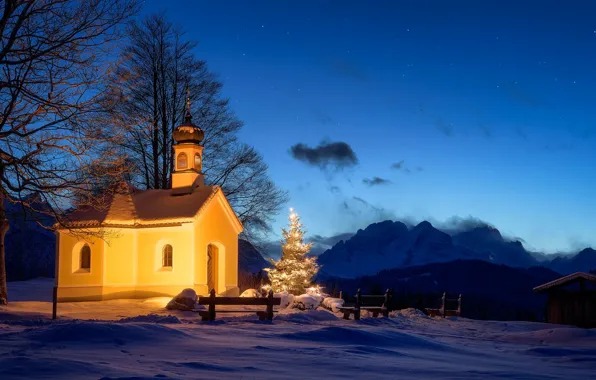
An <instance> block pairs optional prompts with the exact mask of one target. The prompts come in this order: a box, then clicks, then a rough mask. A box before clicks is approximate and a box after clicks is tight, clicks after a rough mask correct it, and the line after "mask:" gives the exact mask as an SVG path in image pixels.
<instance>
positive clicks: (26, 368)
mask: <svg viewBox="0 0 596 380" xmlns="http://www.w3.org/2000/svg"><path fill="white" fill-rule="evenodd" d="M51 285H52V282H51V280H35V281H27V282H21V283H10V284H9V292H10V293H9V297H10V300H11V304H10V305H9V306H8V307H0V379H2V380H4V379H41V378H43V379H77V378H90V379H117V378H121V379H123V378H126V379H149V378H151V379H227V378H232V379H241V378H242V379H262V378H272V379H285V378H296V379H305V378H317V379H321V378H343V379H345V378H404V379H417V380H420V379H430V378H435V379H491V378H499V379H503V378H505V379H589V378H593V376H594V369H595V368H596V330H585V329H578V328H573V327H565V326H556V325H549V324H543V323H530V322H491V321H488V322H487V321H473V320H468V319H465V318H459V319H457V318H452V319H449V318H448V319H438V318H437V319H431V318H428V317H426V316H424V315H421V313H420V312H417V311H416V310H412V309H408V310H402V311H399V312H394V313H392V316H391V318H389V319H382V318H363V319H362V320H361V321H359V322H355V321H344V320H342V319H341V318H340V316H339V315H336V314H333V313H331V312H330V311H327V310H321V309H318V310H310V311H296V310H287V311H282V312H280V313H278V314H277V315H276V317H275V318H274V320H273V322H260V321H258V320H257V318H256V316H255V315H252V314H246V315H232V316H229V317H227V316H224V315H221V314H220V315H218V319H219V318H220V317H222V316H223V318H221V319H219V320H218V321H216V322H213V323H203V322H200V321H199V318H198V316H197V315H196V314H194V313H192V312H177V311H174V312H173V311H166V310H164V309H163V307H164V306H165V304H166V303H167V301H168V299H165V298H163V299H151V300H147V301H142V300H122V301H109V302H84V303H65V304H59V307H58V313H59V315H60V316H61V317H60V319H59V320H57V321H52V320H51V319H50V315H51V302H49V301H50V300H51V297H50V296H51ZM91 319H92V320H91ZM108 320H112V321H108Z"/></svg>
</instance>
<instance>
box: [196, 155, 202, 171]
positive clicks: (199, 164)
mask: <svg viewBox="0 0 596 380" xmlns="http://www.w3.org/2000/svg"><path fill="white" fill-rule="evenodd" d="M195 170H198V171H201V155H200V154H198V153H195Z"/></svg>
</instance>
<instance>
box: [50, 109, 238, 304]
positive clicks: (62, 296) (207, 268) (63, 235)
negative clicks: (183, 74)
mask: <svg viewBox="0 0 596 380" xmlns="http://www.w3.org/2000/svg"><path fill="white" fill-rule="evenodd" d="M203 138H204V132H203V130H201V128H199V127H197V126H196V125H194V124H193V123H192V116H191V114H190V103H189V101H188V100H187V109H186V114H185V119H184V123H183V124H181V125H179V126H178V127H176V128H175V129H174V132H173V140H174V144H173V160H174V162H173V170H172V177H171V184H172V188H171V189H167V190H161V189H160V190H139V189H136V188H134V187H133V186H131V185H130V184H127V183H122V184H120V185H119V186H118V187H117V188H115V189H113V191H111V192H110V198H109V206H108V207H106V208H105V209H104V210H97V209H94V208H90V207H89V208H81V209H78V210H76V211H74V212H72V213H71V214H70V215H69V216H68V218H67V222H66V223H65V224H64V223H63V226H61V227H58V228H57V230H56V239H57V244H56V277H55V287H56V289H57V300H58V301H91V300H106V299H117V298H148V297H157V296H174V295H176V294H178V293H179V292H180V291H182V290H183V289H185V288H192V289H194V290H195V291H196V292H197V294H200V295H206V294H208V293H209V291H210V290H211V289H215V291H216V293H217V294H220V295H229V296H237V295H238V235H239V234H240V233H241V232H242V228H243V227H242V224H241V222H240V220H239V219H238V217H237V215H236V214H235V212H234V210H233V209H232V207H231V206H230V204H229V202H228V200H227V199H226V196H225V195H224V193H223V191H222V190H221V188H220V187H218V186H207V185H205V183H204V177H203V172H202V165H203V146H202V144H201V142H202V141H203Z"/></svg>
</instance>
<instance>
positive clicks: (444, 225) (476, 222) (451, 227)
mask: <svg viewBox="0 0 596 380" xmlns="http://www.w3.org/2000/svg"><path fill="white" fill-rule="evenodd" d="M431 223H432V224H433V225H435V226H436V227H437V228H438V229H441V230H443V231H444V232H447V233H449V234H454V233H458V232H462V231H468V230H471V229H474V228H478V227H493V226H492V225H491V224H490V223H488V222H485V221H484V220H482V219H480V218H477V217H474V216H471V215H470V216H467V217H461V216H457V215H455V216H452V217H451V218H448V219H447V220H445V221H443V222H437V221H433V222H431Z"/></svg>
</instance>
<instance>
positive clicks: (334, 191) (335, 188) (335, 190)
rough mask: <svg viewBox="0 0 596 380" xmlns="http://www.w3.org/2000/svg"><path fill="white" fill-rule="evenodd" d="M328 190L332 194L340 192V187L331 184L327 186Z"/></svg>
mask: <svg viewBox="0 0 596 380" xmlns="http://www.w3.org/2000/svg"><path fill="white" fill-rule="evenodd" d="M329 192H331V193H332V194H341V189H340V188H339V186H335V185H332V186H330V187H329Z"/></svg>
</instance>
